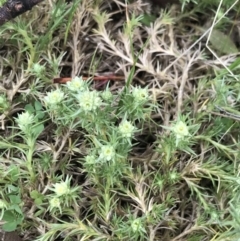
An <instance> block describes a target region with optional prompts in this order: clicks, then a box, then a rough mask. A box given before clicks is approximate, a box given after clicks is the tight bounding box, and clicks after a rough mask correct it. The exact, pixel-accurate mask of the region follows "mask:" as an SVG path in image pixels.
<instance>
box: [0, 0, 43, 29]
mask: <svg viewBox="0 0 240 241" xmlns="http://www.w3.org/2000/svg"><path fill="white" fill-rule="evenodd" d="M42 1H43V0H8V1H7V2H5V3H4V4H3V5H2V7H0V26H1V25H3V24H4V23H6V22H7V21H9V20H11V19H13V18H15V17H17V16H19V15H21V14H23V13H25V12H27V11H29V10H31V9H32V7H33V6H35V5H36V4H38V3H40V2H42Z"/></svg>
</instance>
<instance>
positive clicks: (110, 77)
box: [53, 75, 125, 84]
mask: <svg viewBox="0 0 240 241" xmlns="http://www.w3.org/2000/svg"><path fill="white" fill-rule="evenodd" d="M82 79H83V80H89V79H90V80H93V81H98V80H100V81H106V80H125V77H124V76H117V75H102V76H93V77H82ZM71 80H72V78H70V77H65V78H61V77H60V78H54V79H53V83H54V84H65V83H67V82H68V81H71Z"/></svg>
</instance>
